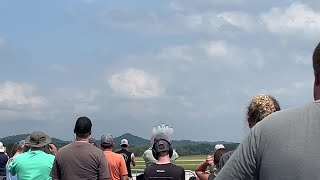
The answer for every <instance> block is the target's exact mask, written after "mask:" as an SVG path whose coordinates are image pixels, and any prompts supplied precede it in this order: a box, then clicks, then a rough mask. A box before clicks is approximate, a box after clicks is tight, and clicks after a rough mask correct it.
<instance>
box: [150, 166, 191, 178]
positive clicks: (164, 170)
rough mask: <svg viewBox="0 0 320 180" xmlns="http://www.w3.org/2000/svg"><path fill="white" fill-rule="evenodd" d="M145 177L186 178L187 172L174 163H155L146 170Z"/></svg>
mask: <svg viewBox="0 0 320 180" xmlns="http://www.w3.org/2000/svg"><path fill="white" fill-rule="evenodd" d="M144 179H145V180H147V179H162V180H184V179H185V172H184V169H183V168H182V167H180V166H176V165H174V164H171V163H169V164H153V165H151V166H149V167H147V168H146V169H145V170H144Z"/></svg>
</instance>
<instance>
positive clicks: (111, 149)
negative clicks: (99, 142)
mask: <svg viewBox="0 0 320 180" xmlns="http://www.w3.org/2000/svg"><path fill="white" fill-rule="evenodd" d="M103 151H112V149H103Z"/></svg>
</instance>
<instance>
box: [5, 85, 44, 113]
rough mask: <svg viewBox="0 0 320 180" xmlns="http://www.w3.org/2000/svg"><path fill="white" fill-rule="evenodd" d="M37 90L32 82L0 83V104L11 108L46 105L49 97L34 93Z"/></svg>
mask: <svg viewBox="0 0 320 180" xmlns="http://www.w3.org/2000/svg"><path fill="white" fill-rule="evenodd" d="M35 91H36V88H35V87H34V86H32V85H30V84H26V83H21V84H19V83H16V82H11V81H7V82H4V83H3V84H1V85H0V104H1V105H2V106H5V107H7V108H10V109H17V108H21V107H24V108H30V107H31V108H42V107H46V106H47V104H48V101H47V99H46V98H44V97H42V96H36V95H34V94H35Z"/></svg>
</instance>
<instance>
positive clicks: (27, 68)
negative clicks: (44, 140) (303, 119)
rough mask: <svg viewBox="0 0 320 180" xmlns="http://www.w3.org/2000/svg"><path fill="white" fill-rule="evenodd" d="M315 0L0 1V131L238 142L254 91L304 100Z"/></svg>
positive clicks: (315, 27)
mask: <svg viewBox="0 0 320 180" xmlns="http://www.w3.org/2000/svg"><path fill="white" fill-rule="evenodd" d="M319 10H320V4H319V2H317V1H315V0H314V1H313V0H309V1H292V0H286V1H281V2H278V1H254V0H232V1H231V0H201V1H200V0H163V1H147V0H140V1H138V0H137V1H129V0H126V1H125V0H124V1H98V0H72V1H41V2H40V1H19V2H18V1H9V0H2V1H0V19H1V20H0V65H1V67H2V68H1V76H0V121H1V123H2V124H3V125H1V126H0V137H2V136H7V135H12V134H18V133H30V132H32V131H34V130H42V131H45V132H47V133H48V134H50V135H51V136H54V137H58V138H62V139H66V140H67V139H68V140H69V139H72V138H73V134H72V129H73V126H74V123H75V120H76V119H77V117H79V116H83V115H85V116H88V117H89V118H91V119H92V121H93V126H94V127H93V136H94V137H96V138H99V137H100V135H102V134H106V133H111V134H113V135H114V136H118V135H121V134H123V133H126V132H130V133H132V134H135V135H138V136H141V137H144V138H149V137H150V135H151V130H152V127H153V126H157V125H159V124H161V123H165V124H169V125H170V126H173V128H174V133H173V135H172V138H174V139H191V140H209V141H215V140H226V141H237V142H238V141H241V139H242V138H243V137H244V136H245V134H246V133H247V132H248V128H247V125H246V123H245V118H246V117H245V113H246V106H247V105H248V102H249V101H250V98H251V97H252V96H254V95H256V94H257V93H269V94H272V95H274V96H275V97H276V98H277V99H278V100H279V101H280V104H281V106H282V108H290V107H294V106H298V105H301V104H304V103H307V102H311V101H312V100H313V99H312V80H313V79H312V65H311V55H312V51H313V49H314V47H315V46H316V44H317V43H318V42H319V39H320V38H319V33H318V32H319V31H320V20H319V19H320V13H319Z"/></svg>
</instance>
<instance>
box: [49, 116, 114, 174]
mask: <svg viewBox="0 0 320 180" xmlns="http://www.w3.org/2000/svg"><path fill="white" fill-rule="evenodd" d="M91 127H92V124H91V120H90V119H89V118H87V117H80V118H78V120H77V122H76V125H75V128H74V133H75V134H76V140H75V141H74V142H72V143H70V144H68V145H66V146H64V147H62V148H61V149H59V151H58V153H57V154H56V157H55V159H54V163H53V167H52V170H51V177H52V180H97V179H99V180H108V179H110V174H109V170H108V165H107V161H106V157H105V155H104V153H103V151H102V150H100V149H98V148H97V147H95V146H93V145H91V144H89V136H90V135H91Z"/></svg>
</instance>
